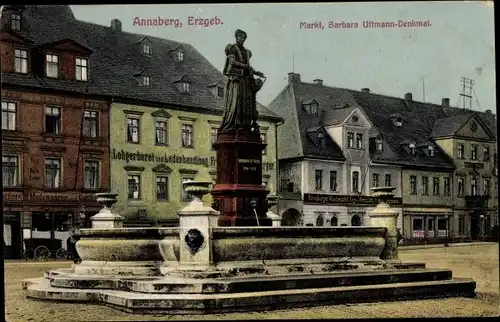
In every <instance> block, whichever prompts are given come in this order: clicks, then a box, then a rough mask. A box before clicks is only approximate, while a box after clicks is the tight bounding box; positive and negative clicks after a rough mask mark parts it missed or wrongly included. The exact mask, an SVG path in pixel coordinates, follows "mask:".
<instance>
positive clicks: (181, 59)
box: [177, 51, 184, 61]
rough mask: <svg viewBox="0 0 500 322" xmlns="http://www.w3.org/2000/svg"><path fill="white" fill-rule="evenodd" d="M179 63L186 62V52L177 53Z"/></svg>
mask: <svg viewBox="0 0 500 322" xmlns="http://www.w3.org/2000/svg"><path fill="white" fill-rule="evenodd" d="M177 61H184V52H183V51H179V52H177Z"/></svg>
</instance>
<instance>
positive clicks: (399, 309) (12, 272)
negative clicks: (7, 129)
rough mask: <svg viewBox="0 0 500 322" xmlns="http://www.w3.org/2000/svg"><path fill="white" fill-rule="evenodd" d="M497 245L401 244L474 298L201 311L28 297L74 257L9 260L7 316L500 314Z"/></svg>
mask: <svg viewBox="0 0 500 322" xmlns="http://www.w3.org/2000/svg"><path fill="white" fill-rule="evenodd" d="M498 251H499V249H498V244H497V243H484V244H473V245H465V246H464V245H460V246H453V247H448V248H444V247H442V246H441V245H439V246H435V247H429V246H427V247H425V248H419V249H411V247H410V248H404V247H403V248H401V250H400V258H401V259H402V260H403V261H405V262H425V263H426V264H427V267H428V268H450V269H452V270H453V275H454V276H457V277H469V278H473V279H474V280H475V281H476V282H477V289H476V290H477V292H478V295H477V297H476V298H451V299H442V300H422V301H401V302H388V303H370V304H353V305H336V306H321V307H315V308H305V309H290V310H278V311H270V312H251V313H231V314H220V315H219V314H217V315H202V316H192V315H191V316H164V315H150V316H142V315H137V314H129V313H124V312H121V311H118V310H115V309H112V308H109V307H105V306H100V305H85V304H70V303H52V302H42V301H33V300H28V299H26V298H25V294H24V291H23V290H22V288H21V280H22V279H25V278H32V277H41V276H42V275H43V272H44V271H45V270H47V269H51V268H61V267H68V266H70V265H71V263H70V262H28V263H27V262H24V261H7V262H6V263H5V277H6V285H5V289H6V290H5V292H6V298H5V305H6V312H7V318H8V321H11V322H14V321H105V320H114V321H116V320H119V321H134V320H139V319H140V320H141V321H142V320H144V321H146V320H148V321H158V320H166V319H183V320H186V319H189V320H192V319H211V320H214V319H299V318H300V319H313V318H315V319H318V318H390V317H434V316H437V317H468V316H470V317H478V316H498V315H499V313H500V310H499V304H500V303H499V263H498Z"/></svg>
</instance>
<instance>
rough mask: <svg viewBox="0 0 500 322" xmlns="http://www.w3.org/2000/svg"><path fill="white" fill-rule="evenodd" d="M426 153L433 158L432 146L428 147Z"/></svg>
mask: <svg viewBox="0 0 500 322" xmlns="http://www.w3.org/2000/svg"><path fill="white" fill-rule="evenodd" d="M427 152H428V153H429V156H430V157H433V156H434V146H432V145H429V146H428V147H427Z"/></svg>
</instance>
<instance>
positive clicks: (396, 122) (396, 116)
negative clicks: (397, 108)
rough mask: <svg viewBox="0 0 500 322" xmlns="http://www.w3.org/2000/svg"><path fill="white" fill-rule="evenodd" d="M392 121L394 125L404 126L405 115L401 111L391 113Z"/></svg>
mask: <svg viewBox="0 0 500 322" xmlns="http://www.w3.org/2000/svg"><path fill="white" fill-rule="evenodd" d="M389 118H390V119H391V121H392V125H393V126H394V127H402V126H403V117H402V116H401V115H400V114H399V113H395V114H391V116H390V117H389Z"/></svg>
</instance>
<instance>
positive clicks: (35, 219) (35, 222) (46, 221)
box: [31, 212, 52, 231]
mask: <svg viewBox="0 0 500 322" xmlns="http://www.w3.org/2000/svg"><path fill="white" fill-rule="evenodd" d="M51 227H52V218H51V215H50V213H48V212H47V213H43V212H33V213H32V214H31V229H32V230H34V231H51Z"/></svg>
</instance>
